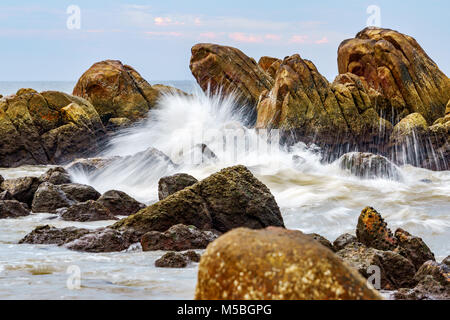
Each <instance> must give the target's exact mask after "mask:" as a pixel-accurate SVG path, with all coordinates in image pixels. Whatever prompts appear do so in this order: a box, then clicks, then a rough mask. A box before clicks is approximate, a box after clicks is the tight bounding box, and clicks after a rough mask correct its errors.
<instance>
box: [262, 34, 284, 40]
mask: <svg viewBox="0 0 450 320" xmlns="http://www.w3.org/2000/svg"><path fill="white" fill-rule="evenodd" d="M264 38H266V39H267V40H271V41H278V40H281V36H280V35H278V34H270V33H268V34H266V35H265V36H264Z"/></svg>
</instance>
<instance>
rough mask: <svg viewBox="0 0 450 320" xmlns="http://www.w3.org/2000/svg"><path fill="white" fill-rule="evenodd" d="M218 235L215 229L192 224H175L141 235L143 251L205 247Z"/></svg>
mask: <svg viewBox="0 0 450 320" xmlns="http://www.w3.org/2000/svg"><path fill="white" fill-rule="evenodd" d="M218 236H219V233H218V232H215V231H202V230H199V229H198V228H196V227H194V226H186V225H183V224H177V225H175V226H172V227H170V228H169V230H167V231H165V232H158V231H150V232H147V233H146V234H144V235H143V236H142V239H141V245H142V250H143V251H153V250H171V251H184V250H189V249H205V248H206V247H207V246H208V244H209V243H210V242H212V241H214V240H215V239H217V237H218Z"/></svg>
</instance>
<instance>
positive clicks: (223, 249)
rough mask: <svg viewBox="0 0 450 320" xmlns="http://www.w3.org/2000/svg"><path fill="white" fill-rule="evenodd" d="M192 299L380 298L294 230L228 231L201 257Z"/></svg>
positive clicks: (327, 252)
mask: <svg viewBox="0 0 450 320" xmlns="http://www.w3.org/2000/svg"><path fill="white" fill-rule="evenodd" d="M195 298H196V299H198V300H204V299H207V300H214V299H231V300H234V299H236V300H244V299H246V300H256V299H262V300H278V299H279V300H300V299H306V300H316V299H318V300H334V299H381V297H380V295H379V294H378V293H377V292H376V291H375V290H372V289H370V288H369V287H368V286H367V284H366V281H365V279H364V278H363V277H361V275H359V274H358V273H357V272H356V271H355V270H353V269H352V268H349V267H348V266H347V265H346V264H344V263H343V262H342V260H341V259H340V258H338V257H337V256H336V255H335V254H334V253H333V252H332V251H330V250H329V249H327V248H325V247H323V246H322V245H320V244H319V243H318V242H316V241H315V240H314V239H312V238H311V237H309V236H306V235H304V234H303V233H302V232H300V231H291V230H285V229H282V228H273V227H271V228H267V229H264V230H250V229H246V228H238V229H234V230H232V231H230V232H228V233H226V234H225V235H223V236H221V237H220V238H219V239H217V240H216V241H214V242H212V243H211V244H210V245H209V246H208V248H207V249H206V252H205V253H204V254H203V256H202V258H201V260H200V265H199V271H198V281H197V288H196V293H195Z"/></svg>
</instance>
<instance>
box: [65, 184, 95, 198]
mask: <svg viewBox="0 0 450 320" xmlns="http://www.w3.org/2000/svg"><path fill="white" fill-rule="evenodd" d="M59 188H60V189H61V190H62V191H63V192H64V193H65V194H66V196H67V197H68V198H69V199H71V200H74V201H78V202H85V201H88V200H97V199H98V198H100V196H101V194H100V193H99V192H98V191H97V190H95V189H94V188H93V187H91V186H88V185H85V184H79V183H67V184H62V185H60V186H59Z"/></svg>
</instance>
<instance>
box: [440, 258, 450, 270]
mask: <svg viewBox="0 0 450 320" xmlns="http://www.w3.org/2000/svg"><path fill="white" fill-rule="evenodd" d="M441 263H443V264H446V265H447V266H449V267H450V256H447V257H446V258H445V259H444V260H442V262H441Z"/></svg>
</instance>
